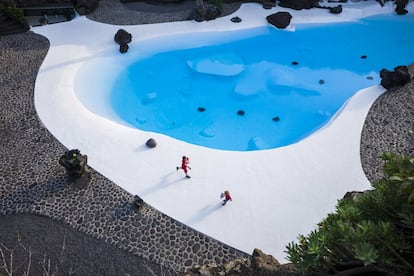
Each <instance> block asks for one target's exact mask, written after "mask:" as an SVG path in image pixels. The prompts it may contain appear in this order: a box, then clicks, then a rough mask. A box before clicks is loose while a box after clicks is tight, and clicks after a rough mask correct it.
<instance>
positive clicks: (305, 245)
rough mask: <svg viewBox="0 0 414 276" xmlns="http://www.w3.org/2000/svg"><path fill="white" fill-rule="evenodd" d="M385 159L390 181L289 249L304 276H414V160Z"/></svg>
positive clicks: (344, 206)
mask: <svg viewBox="0 0 414 276" xmlns="http://www.w3.org/2000/svg"><path fill="white" fill-rule="evenodd" d="M381 159H383V160H384V162H385V164H384V168H383V171H384V178H383V179H381V180H379V181H377V182H375V183H373V184H372V186H373V188H374V189H373V190H370V191H367V192H364V193H362V194H360V195H358V196H357V197H355V198H353V199H341V200H339V201H338V204H337V206H336V212H335V213H333V214H329V215H328V216H327V217H326V218H325V219H324V220H323V221H322V222H320V223H319V224H318V228H317V230H315V231H312V232H311V233H310V234H309V235H308V236H303V235H300V236H299V237H298V240H299V242H298V243H295V242H292V243H290V244H288V245H287V247H286V248H287V251H286V252H287V254H288V259H289V261H291V262H292V263H294V264H295V265H296V266H297V267H298V268H299V269H300V270H301V272H302V273H303V274H304V275H305V274H313V275H326V274H328V275H329V274H336V273H340V272H342V273H345V274H344V275H351V274H352V273H356V272H359V273H363V272H373V273H376V275H382V274H391V275H413V274H414V156H399V155H397V154H393V153H385V154H383V155H382V156H381Z"/></svg>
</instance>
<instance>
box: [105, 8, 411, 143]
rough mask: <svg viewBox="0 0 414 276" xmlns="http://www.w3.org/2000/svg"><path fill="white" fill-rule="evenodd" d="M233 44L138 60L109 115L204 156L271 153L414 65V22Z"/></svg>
mask: <svg viewBox="0 0 414 276" xmlns="http://www.w3.org/2000/svg"><path fill="white" fill-rule="evenodd" d="M252 34H253V35H252ZM231 36H234V37H235V39H234V40H231V39H230V41H229V40H227V42H225V43H222V44H217V43H215V44H211V45H205V46H202V47H195V48H188V49H181V50H172V51H164V52H160V53H155V54H153V55H151V56H149V57H146V58H142V59H139V60H136V61H135V62H133V63H132V64H131V65H130V66H129V67H128V68H125V70H124V71H123V72H122V73H121V74H120V75H119V77H118V78H117V80H116V82H115V84H114V87H113V89H112V94H111V102H112V105H113V108H114V110H115V112H116V113H117V114H118V115H119V116H120V118H122V120H124V121H125V122H127V123H128V124H130V125H132V126H134V127H136V128H138V129H141V130H144V131H153V132H157V133H162V134H165V135H168V136H170V137H174V138H176V139H179V140H182V141H185V142H188V143H192V144H196V145H201V146H205V147H209V148H215V149H223V150H234V151H251V150H263V149H271V148H277V147H281V146H285V145H289V144H293V143H296V142H298V141H300V140H301V139H304V138H306V137H307V136H309V135H311V134H312V133H314V132H315V131H317V130H318V129H320V128H321V127H323V126H324V125H325V124H326V123H327V122H328V121H329V120H330V119H331V118H332V116H333V115H334V114H335V113H336V112H337V111H338V110H339V109H340V108H341V107H342V106H343V105H344V103H345V102H346V101H347V100H348V99H349V98H350V97H352V95H354V94H355V93H356V92H357V91H358V90H361V89H363V88H366V87H369V86H373V85H377V84H379V83H380V78H379V71H380V70H381V69H382V68H387V69H390V70H391V69H393V68H394V67H395V66H398V65H407V64H409V63H411V62H414V17H413V15H405V16H396V15H388V16H375V17H370V18H365V19H363V20H360V21H358V22H348V23H335V24H329V25H328V24H313V25H309V24H308V25H297V26H296V30H295V31H294V32H289V31H285V30H278V29H275V28H273V27H261V28H257V29H254V30H245V31H238V32H233V33H228V37H231ZM188 39H200V40H202V39H204V38H203V37H202V36H191V37H190V38H188ZM338 139H340V137H338Z"/></svg>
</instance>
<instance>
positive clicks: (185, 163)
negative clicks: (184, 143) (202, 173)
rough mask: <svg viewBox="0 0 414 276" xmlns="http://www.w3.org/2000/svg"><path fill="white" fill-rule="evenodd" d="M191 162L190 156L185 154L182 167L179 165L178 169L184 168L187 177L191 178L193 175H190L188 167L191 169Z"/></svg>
mask: <svg viewBox="0 0 414 276" xmlns="http://www.w3.org/2000/svg"><path fill="white" fill-rule="evenodd" d="M189 163H190V158H188V157H187V156H185V155H184V156H183V159H182V160H181V167H177V170H179V169H182V170H183V171H184V173H185V177H187V178H190V177H191V176H189V175H188V169H190V170H191V168H190V166H188V164H189Z"/></svg>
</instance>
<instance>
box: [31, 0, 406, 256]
mask: <svg viewBox="0 0 414 276" xmlns="http://www.w3.org/2000/svg"><path fill="white" fill-rule="evenodd" d="M343 7H344V10H343V12H342V14H340V15H332V14H329V13H328V11H327V10H321V9H312V10H303V11H294V10H288V9H282V8H280V7H276V8H273V9H272V10H265V9H263V8H262V7H261V5H259V4H244V5H243V6H242V7H241V9H240V10H239V11H237V12H236V13H234V14H232V15H230V16H227V17H224V18H220V19H217V20H213V21H208V22H202V23H196V22H190V21H188V22H175V23H164V24H151V25H139V26H113V25H106V24H101V23H96V22H92V21H89V20H88V19H86V18H84V17H77V18H76V19H75V20H73V21H71V22H68V23H61V24H56V25H47V26H43V27H36V28H34V29H33V30H34V31H35V32H37V33H39V34H42V35H44V36H46V37H47V38H48V39H49V41H50V43H51V46H50V49H49V52H48V54H47V56H46V58H45V61H44V62H43V64H42V66H41V68H40V70H39V74H38V77H37V80H36V86H35V106H36V110H37V112H38V115H39V117H40V119H41V121H42V122H43V123H44V125H45V126H46V127H47V128H48V129H49V130H50V132H51V133H52V134H53V135H54V136H55V137H56V138H57V139H58V140H59V141H60V142H62V143H63V144H64V145H65V146H66V147H67V148H78V149H80V151H81V152H82V153H84V154H87V155H88V158H89V159H88V161H89V164H90V165H91V166H92V167H93V168H94V169H96V170H97V171H99V172H100V173H102V174H103V175H105V176H106V177H108V178H109V179H111V180H112V181H114V182H115V183H116V184H118V185H120V186H121V187H123V188H124V189H126V190H127V191H129V192H130V193H132V194H138V195H140V196H141V197H142V198H143V199H144V200H145V201H146V202H147V203H149V204H151V205H153V206H154V207H156V208H157V209H159V210H160V211H162V212H164V213H166V214H167V215H170V216H171V217H173V218H175V219H177V220H179V221H181V222H183V223H185V224H188V225H190V226H191V227H193V228H195V229H197V230H199V231H201V232H203V233H205V234H207V235H210V236H212V237H214V238H216V239H218V240H221V241H223V242H225V243H228V244H229V245H231V246H234V247H236V248H238V249H240V250H243V251H245V252H247V253H251V252H252V251H253V249H254V248H260V249H262V250H263V251H264V252H266V253H268V254H272V255H274V256H275V257H276V258H278V259H279V260H280V261H281V262H282V263H283V262H286V260H285V253H284V250H285V246H286V244H287V243H289V242H290V241H293V240H295V239H296V237H297V236H298V234H307V233H309V232H310V231H311V230H312V229H314V228H315V227H316V224H317V223H318V222H319V221H320V220H322V219H323V218H324V217H325V216H326V215H327V213H329V212H331V211H333V210H334V206H335V204H336V202H337V199H339V198H341V197H342V196H343V195H344V194H345V193H346V192H347V191H352V190H365V189H369V188H370V184H369V182H368V180H367V179H366V177H365V175H364V173H363V171H362V167H361V162H360V156H359V143H360V134H361V130H362V126H363V122H364V119H365V116H366V114H367V112H368V110H369V107H370V105H371V104H372V103H373V101H374V100H375V99H376V98H377V97H378V96H379V95H380V94H381V93H382V92H384V89H383V88H382V87H380V86H375V87H371V88H369V89H365V90H362V91H360V92H358V93H357V94H356V95H355V96H354V97H352V98H351V100H349V101H348V103H347V104H346V105H345V106H344V108H343V109H342V110H341V111H340V112H339V113H338V114H337V115H336V116H335V118H334V119H333V120H332V121H331V123H330V124H328V126H326V127H324V128H323V129H321V130H319V131H318V132H316V133H314V134H313V135H311V136H310V137H308V138H307V139H305V140H302V141H301V142H299V143H296V144H294V145H291V146H287V147H282V148H278V149H273V150H264V151H258V152H234V151H220V150H213V149H208V148H204V147H199V146H194V145H191V144H187V143H184V142H181V141H178V140H175V139H172V138H169V137H166V136H163V135H160V134H155V133H148V132H143V131H140V130H137V129H133V128H130V127H128V126H126V125H124V124H121V123H119V122H117V120H116V115H115V114H112V111H111V110H110V108H108V107H106V106H104V105H101V104H100V103H98V102H97V103H93V102H90V104H91V105H94V104H96V106H94V110H95V111H96V112H95V113H92V112H90V107H89V108H88V107H86V106H84V105H83V104H82V103H81V101H80V100H79V97H86V98H88V99H93V98H94V97H95V98H96V97H99V96H100V95H79V94H77V93H76V85H75V79H76V78H78V77H80V76H79V73H80V72H79V70H80V68H81V67H82V65H83V63H84V62H86V61H91V60H94V59H102V60H105V59H112V58H113V57H114V56H115V57H116V58H117V59H118V60H119V67H118V69H116V68H117V66H113V67H115V69H112V70H113V71H106V70H105V68H104V67H102V66H100V67H97V68H96V71H95V72H96V76H84V78H85V80H88V81H86V82H85V83H84V85H85V86H86V87H88V85H94V86H96V85H99V86H101V87H102V91H105V90H106V89H104V88H105V87H107V86H110V85H111V83H112V81H113V80H114V78H115V77H116V74H117V72H119V71H120V70H121V69H122V67H123V66H124V65H125V64H127V63H128V62H129V60H128V59H129V58H131V57H130V56H129V55H128V53H127V54H120V53H119V51H118V45H117V44H115V42H114V41H113V37H114V34H115V33H116V31H117V30H118V29H120V28H123V29H125V30H127V31H128V32H130V33H131V34H132V36H133V43H132V44H130V47H136V48H138V49H139V50H140V51H141V52H140V53H141V54H142V55H145V54H146V49H145V48H144V47H141V46H140V45H146V43H147V42H148V41H149V39H151V38H154V37H161V36H164V37H165V40H164V43H163V44H161V45H160V44H157V45H153V47H159V48H160V49H165V48H167V47H168V46H169V43H170V41H173V38H174V37H175V36H176V35H179V36H182V37H186V38H187V39H188V38H189V37H191V35H190V33H192V32H217V31H218V30H220V31H223V32H224V31H229V30H232V29H239V28H250V27H255V26H262V25H265V24H267V23H266V19H265V16H266V15H268V14H271V13H274V12H277V11H289V12H290V13H291V14H292V15H293V18H292V22H291V25H290V26H289V27H288V30H287V31H294V29H295V24H296V23H299V22H332V21H347V20H355V19H357V18H360V17H363V16H368V15H372V14H378V13H389V14H393V13H394V12H393V9H394V7H393V5H392V3H391V2H387V3H386V6H385V7H383V8H381V7H380V5H379V4H378V3H376V2H372V3H361V4H358V3H356V4H352V5H350V6H348V5H346V4H344V5H343ZM413 7H414V5H413V3H410V5H409V7H408V10H409V12H410V13H411V12H414V8H413ZM233 16H239V17H240V18H242V20H243V21H242V22H241V23H237V24H235V23H232V22H231V21H230V18H231V17H233ZM185 43H186V39H183V41H182V46H183V47H185ZM174 45H175V47H177V44H174ZM151 50H153V49H151ZM97 64H101V65H104V61H102V63H100V62H97ZM199 69H200V68H199ZM225 69H226V70H224V69H223V70H224V71H226V72H229V71H228V69H229V68H225ZM234 69H235V68H231V70H230V71H232V73H236V72H237V70H236V71H234ZM236 69H237V68H236ZM239 69H241V68H239ZM117 70H118V71H117ZM102 78H104V79H105V80H106V81H105V82H100V83H96V82H94V80H100V79H102ZM94 93H96V92H94ZM102 96H106V95H102ZM103 114H105V115H106V117H104V116H102V115H103ZM108 114H112V115H110V117H111V116H112V117H113V120H109V119H108ZM149 138H154V139H155V140H156V141H157V147H156V148H154V149H148V148H147V147H146V146H145V142H146V141H147V140H148V139H149ZM256 142H260V141H256ZM182 155H188V156H189V157H190V162H191V164H190V166H191V168H192V170H191V171H190V175H191V176H192V178H191V179H186V178H185V177H184V174H183V172H182V171H176V169H175V168H176V166H177V165H179V164H180V160H181V156H182ZM224 189H227V190H229V191H230V192H231V194H232V197H233V202H231V203H229V204H227V205H226V206H224V207H222V206H221V205H220V199H219V194H220V193H221V192H222V191H223V190H224Z"/></svg>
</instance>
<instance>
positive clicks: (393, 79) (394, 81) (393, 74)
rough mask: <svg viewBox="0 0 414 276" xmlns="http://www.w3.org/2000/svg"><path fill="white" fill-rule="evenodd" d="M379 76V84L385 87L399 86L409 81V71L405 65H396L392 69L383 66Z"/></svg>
mask: <svg viewBox="0 0 414 276" xmlns="http://www.w3.org/2000/svg"><path fill="white" fill-rule="evenodd" d="M380 77H381V85H382V86H383V87H384V88H386V89H390V88H394V87H400V86H403V85H406V84H407V83H409V82H410V81H411V75H410V72H409V71H408V67H407V66H405V65H400V66H397V67H395V68H394V70H393V71H390V70H388V69H385V68H384V69H382V70H381V71H380Z"/></svg>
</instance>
